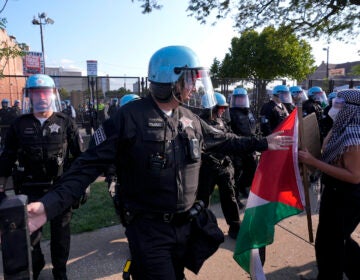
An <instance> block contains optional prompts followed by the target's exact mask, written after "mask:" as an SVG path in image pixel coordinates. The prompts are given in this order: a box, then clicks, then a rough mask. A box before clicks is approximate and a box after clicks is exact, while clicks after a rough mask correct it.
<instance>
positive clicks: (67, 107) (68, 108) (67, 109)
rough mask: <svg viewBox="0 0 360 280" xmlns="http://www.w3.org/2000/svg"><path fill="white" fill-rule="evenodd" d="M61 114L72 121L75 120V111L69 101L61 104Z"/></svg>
mask: <svg viewBox="0 0 360 280" xmlns="http://www.w3.org/2000/svg"><path fill="white" fill-rule="evenodd" d="M61 106H62V112H63V113H64V114H66V115H68V116H69V117H70V118H72V119H74V120H75V119H76V111H75V109H74V107H73V106H72V105H71V103H70V100H65V101H62V102H61Z"/></svg>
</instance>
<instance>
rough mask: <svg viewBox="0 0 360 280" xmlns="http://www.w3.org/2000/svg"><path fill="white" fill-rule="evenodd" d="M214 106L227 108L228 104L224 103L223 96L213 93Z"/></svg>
mask: <svg viewBox="0 0 360 280" xmlns="http://www.w3.org/2000/svg"><path fill="white" fill-rule="evenodd" d="M215 99H216V106H218V107H229V104H228V103H227V102H226V98H225V95H223V94H221V93H220V92H215Z"/></svg>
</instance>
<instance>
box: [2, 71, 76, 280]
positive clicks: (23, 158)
mask: <svg viewBox="0 0 360 280" xmlns="http://www.w3.org/2000/svg"><path fill="white" fill-rule="evenodd" d="M25 87H26V88H25V91H24V95H25V98H27V99H29V100H30V105H31V111H32V113H31V114H24V115H21V116H20V117H18V118H17V119H16V120H15V121H14V123H13V124H12V125H11V127H10V129H9V133H8V134H7V138H6V141H5V147H4V151H3V153H2V155H1V156H0V178H1V180H2V181H5V178H7V177H8V176H10V175H11V173H12V167H13V165H14V163H15V162H16V161H18V166H17V171H16V175H15V176H14V177H15V178H17V180H18V182H17V183H16V189H15V191H16V193H20V194H25V195H27V196H28V200H29V202H34V201H37V200H39V199H40V198H41V197H43V196H44V194H46V193H47V192H48V191H49V190H51V189H52V188H53V187H54V183H55V182H56V181H57V180H58V179H59V177H60V176H61V175H62V173H63V171H64V169H65V168H66V167H68V165H70V158H68V157H66V155H67V154H68V151H70V152H71V155H72V156H73V157H77V156H79V155H80V153H81V147H80V138H79V134H78V129H77V127H76V124H75V123H74V121H73V120H72V119H71V118H69V117H68V116H66V115H65V114H63V113H59V111H60V108H57V105H59V104H60V102H58V101H60V99H59V96H58V93H57V91H56V89H55V84H54V81H53V79H52V78H51V77H49V76H47V75H42V74H36V75H33V76H30V77H29V78H28V79H27V81H26V86H25ZM70 219H71V205H67V206H66V207H65V208H64V209H62V210H61V211H59V213H57V215H54V216H53V217H51V219H50V230H51V242H50V250H51V259H52V264H53V270H52V272H53V276H54V279H67V277H66V262H67V260H68V257H69V249H70ZM40 239H41V228H40V229H38V230H36V231H35V232H33V233H32V235H31V243H32V261H33V275H34V279H37V278H38V276H39V274H40V271H41V270H42V268H43V267H44V265H45V260H44V255H43V253H42V251H41V247H40Z"/></svg>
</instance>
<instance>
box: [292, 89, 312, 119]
mask: <svg viewBox="0 0 360 280" xmlns="http://www.w3.org/2000/svg"><path fill="white" fill-rule="evenodd" d="M289 91H290V93H291V97H292V99H293V101H294V103H295V106H296V105H302V104H303V103H304V101H306V100H307V99H308V97H307V95H306V93H305V92H304V90H303V89H302V87H300V86H291V87H289ZM305 115H306V114H305Z"/></svg>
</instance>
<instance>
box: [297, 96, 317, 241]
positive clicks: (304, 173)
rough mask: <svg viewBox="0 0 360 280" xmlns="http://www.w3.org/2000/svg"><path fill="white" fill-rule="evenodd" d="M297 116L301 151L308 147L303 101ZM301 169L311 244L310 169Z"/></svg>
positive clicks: (298, 107)
mask: <svg viewBox="0 0 360 280" xmlns="http://www.w3.org/2000/svg"><path fill="white" fill-rule="evenodd" d="M296 107H297V114H298V120H299V136H300V137H299V138H300V139H299V147H300V149H301V150H304V149H305V148H306V147H305V145H304V122H303V110H302V102H301V100H300V101H299V102H297V104H296ZM300 169H301V171H302V177H303V185H304V194H305V211H306V218H307V225H308V233H309V242H311V243H313V242H314V235H313V227H312V220H311V206H310V197H309V187H310V183H309V177H308V176H307V174H308V168H307V167H306V165H305V164H304V163H300Z"/></svg>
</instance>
